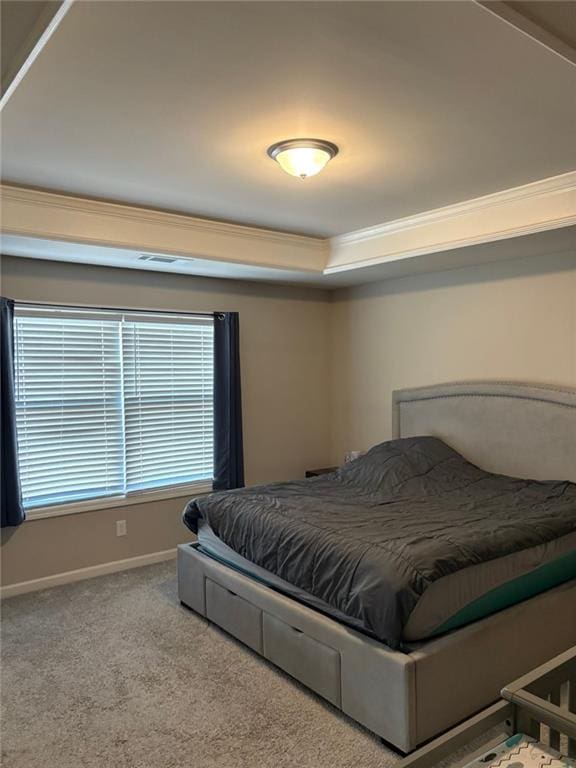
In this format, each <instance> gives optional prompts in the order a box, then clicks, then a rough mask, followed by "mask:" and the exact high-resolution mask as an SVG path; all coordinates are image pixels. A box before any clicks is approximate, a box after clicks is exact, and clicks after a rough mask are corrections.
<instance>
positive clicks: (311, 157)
mask: <svg viewBox="0 0 576 768" xmlns="http://www.w3.org/2000/svg"><path fill="white" fill-rule="evenodd" d="M337 154H338V147H337V146H336V145H335V144H332V143H331V142H329V141H323V140H322V139H290V140H288V141H280V142H278V143H277V144H273V145H272V146H271V147H270V148H269V149H268V155H269V156H270V157H271V158H272V159H273V160H276V162H277V163H278V165H279V166H280V167H281V168H282V170H283V171H286V173H289V174H290V175H291V176H297V177H298V178H300V179H307V178H308V177H309V176H315V175H316V174H317V173H320V171H321V170H322V169H323V168H324V167H325V165H326V163H327V162H328V161H329V160H331V159H332V158H333V157H335V156H336V155H337Z"/></svg>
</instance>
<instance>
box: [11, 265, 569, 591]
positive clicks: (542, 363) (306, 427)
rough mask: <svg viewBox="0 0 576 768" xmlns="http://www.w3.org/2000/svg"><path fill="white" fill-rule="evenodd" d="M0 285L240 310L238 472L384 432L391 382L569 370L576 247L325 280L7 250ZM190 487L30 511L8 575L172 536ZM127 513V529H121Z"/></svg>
mask: <svg viewBox="0 0 576 768" xmlns="http://www.w3.org/2000/svg"><path fill="white" fill-rule="evenodd" d="M2 272H3V285H2V293H3V295H7V296H12V297H13V298H15V299H27V300H38V301H40V300H42V301H54V302H58V301H62V302H70V301H77V302H79V303H83V302H84V303H90V304H94V303H102V304H103V305H113V306H135V307H148V308H151V309H154V308H156V309H174V310H214V309H219V310H238V311H239V312H240V314H241V329H242V332H241V344H242V349H241V353H242V366H243V407H244V427H245V458H246V470H247V481H248V482H249V483H260V482H268V481H273V480H281V479H285V478H295V477H302V475H303V473H304V470H305V469H306V468H307V467H311V466H321V465H323V464H326V463H328V462H330V461H335V462H339V461H341V459H342V456H343V453H344V451H345V450H347V449H352V450H354V449H365V448H368V447H369V446H370V445H373V444H374V443H377V442H380V441H381V440H385V439H387V438H389V437H390V434H391V420H390V413H391V393H392V390H393V389H396V388H401V387H410V386H419V385H424V384H430V383H435V382H441V381H450V380H458V379H473V378H489V379H490V378H498V379H506V378H509V379H526V380H531V381H541V382H552V383H559V384H569V385H573V386H576V254H565V255H561V256H542V257H538V258H531V259H522V260H518V261H512V262H506V263H500V264H489V265H484V266H481V267H470V268H466V269H461V270H453V271H450V272H441V273H437V274H433V275H424V276H419V277H411V278H405V279H401V280H392V281H388V282H380V283H374V284H371V285H365V286H361V287H357V288H351V289H346V290H341V291H337V292H336V293H333V294H328V293H324V292H321V291H317V290H312V289H300V288H288V287H280V286H270V285H266V284H263V283H248V282H234V281H225V280H214V279H204V278H193V277H184V276H177V275H167V274H154V273H149V272H148V273H147V272H138V271H134V270H122V269H109V268H104V267H89V266H83V265H69V264H60V263H57V262H41V261H33V260H27V259H14V258H5V260H4V263H3V268H2ZM185 501H186V499H185V498H182V499H171V500H166V501H163V502H156V503H148V504H140V505H126V506H124V507H122V508H120V509H108V510H98V511H95V512H87V513H83V514H79V515H70V516H67V517H59V518H53V519H45V520H37V521H30V522H29V523H25V524H24V525H22V526H20V527H19V528H18V529H15V530H11V531H8V533H6V534H5V537H4V541H3V547H2V573H3V583H4V584H9V583H14V582H19V581H24V580H29V579H35V578H39V577H42V576H47V575H50V574H53V573H59V572H62V571H67V570H73V569H76V568H82V567H86V566H90V565H96V564H98V563H103V562H108V561H113V560H120V559H124V558H128V557H133V556H136V555H141V554H145V553H149V552H156V551H162V550H166V549H169V548H171V547H173V546H175V544H177V543H178V542H180V541H185V540H187V539H188V538H189V536H188V534H187V531H186V529H185V528H184V527H183V526H182V524H181V522H180V513H181V510H182V507H183V505H184V503H185ZM117 519H126V520H127V522H128V531H129V535H128V536H126V537H120V538H117V537H116V536H115V521H116V520H117Z"/></svg>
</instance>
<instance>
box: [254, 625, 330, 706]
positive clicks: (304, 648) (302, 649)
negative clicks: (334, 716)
mask: <svg viewBox="0 0 576 768" xmlns="http://www.w3.org/2000/svg"><path fill="white" fill-rule="evenodd" d="M263 630H264V656H265V657H266V658H267V659H269V660H270V661H271V662H273V663H274V664H276V665H277V666H278V667H280V668H281V669H283V670H284V671H285V672H288V674H289V675H292V677H295V678H296V679H297V680H300V682H302V683H304V684H305V685H307V686H308V688H311V689H312V690H313V691H316V693H319V694H320V696H323V697H324V698H325V699H327V700H328V701H330V702H331V703H332V704H335V705H336V706H337V707H339V706H340V700H341V699H340V653H339V652H338V651H335V650H334V649H333V648H330V647H329V646H327V645H324V644H323V643H320V642H318V641H317V640H314V639H313V638H311V637H309V636H308V635H306V634H304V633H303V632H300V630H298V629H294V628H293V627H291V626H289V625H288V624H285V623H284V622H283V621H280V620H279V619H276V618H274V616H270V614H268V613H264V620H263Z"/></svg>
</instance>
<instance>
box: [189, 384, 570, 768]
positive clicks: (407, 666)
mask: <svg viewBox="0 0 576 768" xmlns="http://www.w3.org/2000/svg"><path fill="white" fill-rule="evenodd" d="M393 412H394V436H395V437H410V436H414V435H434V436H437V437H440V438H442V439H443V440H444V441H445V442H446V443H448V445H450V446H451V447H452V448H454V449H455V450H457V451H459V452H460V453H461V454H463V455H464V456H465V457H466V458H467V459H468V460H469V461H472V462H473V463H475V464H478V465H479V466H481V467H483V468H484V469H487V470H490V471H495V472H500V473H502V474H508V475H514V476H518V477H532V478H536V479H556V480H572V481H574V482H576V390H575V389H568V388H562V387H549V386H543V385H536V384H519V383H507V382H468V383H454V384H441V385H435V386H431V387H423V388H419V389H405V390H399V391H397V392H395V393H394V395H393ZM178 586H179V597H180V600H181V601H182V603H183V604H184V605H186V606H188V607H189V608H192V609H193V610H194V611H196V612H197V613H199V614H201V615H202V616H205V617H206V618H207V619H209V620H210V621H213V622H214V623H215V624H217V625H218V626H220V627H222V628H223V629H224V630H226V631H227V632H229V633H230V634H232V635H234V636H235V637H236V638H238V639H239V640H241V641H242V642H243V643H245V644H246V645H247V646H249V647H250V648H252V650H254V651H256V652H257V653H259V654H261V655H262V656H264V657H265V658H266V659H268V660H269V661H271V662H272V663H274V664H276V665H277V666H278V667H280V668H282V669H283V670H285V671H286V672H287V673H288V674H290V675H292V676H293V677H295V678H296V679H298V680H300V681H301V682H302V683H304V684H305V685H306V686H308V687H309V688H311V689H312V690H313V691H315V692H316V693H318V694H319V695H320V696H323V697H324V698H325V699H327V700H328V701H329V702H330V703H331V704H333V705H334V706H336V707H338V708H339V709H341V710H342V711H343V712H345V713H346V714H347V715H349V716H350V717H351V718H353V719H354V720H356V721H357V722H359V723H361V724H362V725H364V726H365V727H366V728H368V729H370V730H371V731H373V732H374V733H376V734H378V735H379V736H380V737H381V738H382V739H384V740H385V741H387V742H389V743H391V744H393V745H394V746H395V747H397V748H398V749H399V750H401V751H402V752H404V753H407V752H410V751H411V750H413V749H415V748H416V747H417V746H418V745H420V744H422V743H423V742H426V741H427V740H429V739H431V738H433V737H434V736H436V735H437V734H439V733H441V732H443V731H446V730H447V729H448V728H450V727H452V726H454V725H455V724H456V723H458V722H460V721H462V720H464V719H466V718H468V717H469V716H471V715H473V714H474V713H475V712H478V711H479V710H481V709H483V708H484V707H486V706H488V705H489V704H491V703H492V702H494V701H496V700H497V698H498V695H499V692H500V689H501V688H502V687H503V686H504V685H505V684H506V683H508V682H509V681H510V680H514V679H515V678H518V677H520V676H521V675H523V674H525V673H527V672H528V671H529V670H531V669H533V668H534V667H537V666H538V665H540V664H542V663H544V662H545V661H547V660H548V659H550V658H552V657H553V656H556V655H557V654H559V653H561V652H563V651H565V650H566V649H567V648H569V647H570V646H572V645H574V644H576V581H570V582H567V583H565V584H563V585H561V586H559V587H556V588H555V589H552V590H549V591H548V592H545V593H543V594H541V595H538V596H536V597H533V598H531V599H530V600H527V601H525V602H523V603H520V604H518V605H515V606H513V607H511V608H508V609H506V610H504V611H501V612H499V613H497V614H494V615H492V616H490V617H488V618H486V619H482V620H481V621H478V622H476V623H474V624H471V625H469V626H467V627H463V628H462V629H458V630H456V631H454V632H451V633H449V634H447V635H444V636H441V637H438V638H434V639H431V640H428V641H426V642H420V643H413V644H411V645H410V646H408V647H407V649H406V652H404V653H402V652H398V651H392V650H390V649H389V648H387V646H385V645H383V644H382V643H380V642H378V641H376V640H373V639H371V638H369V637H367V636H366V635H363V634H361V633H359V632H356V631H354V630H353V629H350V628H348V627H346V626H343V625H342V624H339V623H338V622H336V621H334V620H333V619H330V618H328V617H327V616H324V615H323V614H321V613H319V612H317V611H315V610H313V609H312V608H308V607H307V606H305V605H302V604H300V603H298V602H296V601H295V600H293V599H292V598H289V597H286V596H285V595H283V594H281V593H279V592H276V591H274V590H273V589H271V588H270V587H267V586H265V585H263V584H261V583H259V582H257V581H255V580H254V579H252V578H250V577H249V576H246V575H244V574H241V573H238V572H237V571H235V570H233V569H232V568H229V567H227V566H225V565H222V564H221V563H219V562H217V561H215V560H213V559H212V558H210V557H208V556H206V555H204V554H202V553H201V552H199V551H198V549H197V548H196V545H195V544H183V545H180V547H179V548H178Z"/></svg>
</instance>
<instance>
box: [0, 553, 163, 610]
mask: <svg viewBox="0 0 576 768" xmlns="http://www.w3.org/2000/svg"><path fill="white" fill-rule="evenodd" d="M175 557H176V547H174V549H165V550H164V551H162V552H150V553H149V554H147V555H138V556H137V557H129V558H127V559H126V560H113V561H112V562H111V563H100V564H99V565H91V566H89V567H88V568H78V570H76V571H65V572H64V573H55V574H53V575H52V576H44V577H43V578H41V579H32V580H31V581H20V582H18V583H17V584H7V585H6V586H5V587H0V598H5V597H14V595H23V594H25V593H26V592H36V591H38V590H40V589H48V588H49V587H58V586H60V585H62V584H71V583H72V582H74V581H83V580H84V579H93V578H94V577H95V576H105V575H106V574H108V573H117V572H118V571H128V570H130V569H131V568H140V567H141V566H142V565H152V564H153V563H162V562H163V561H164V560H172V559H173V558H175Z"/></svg>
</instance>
